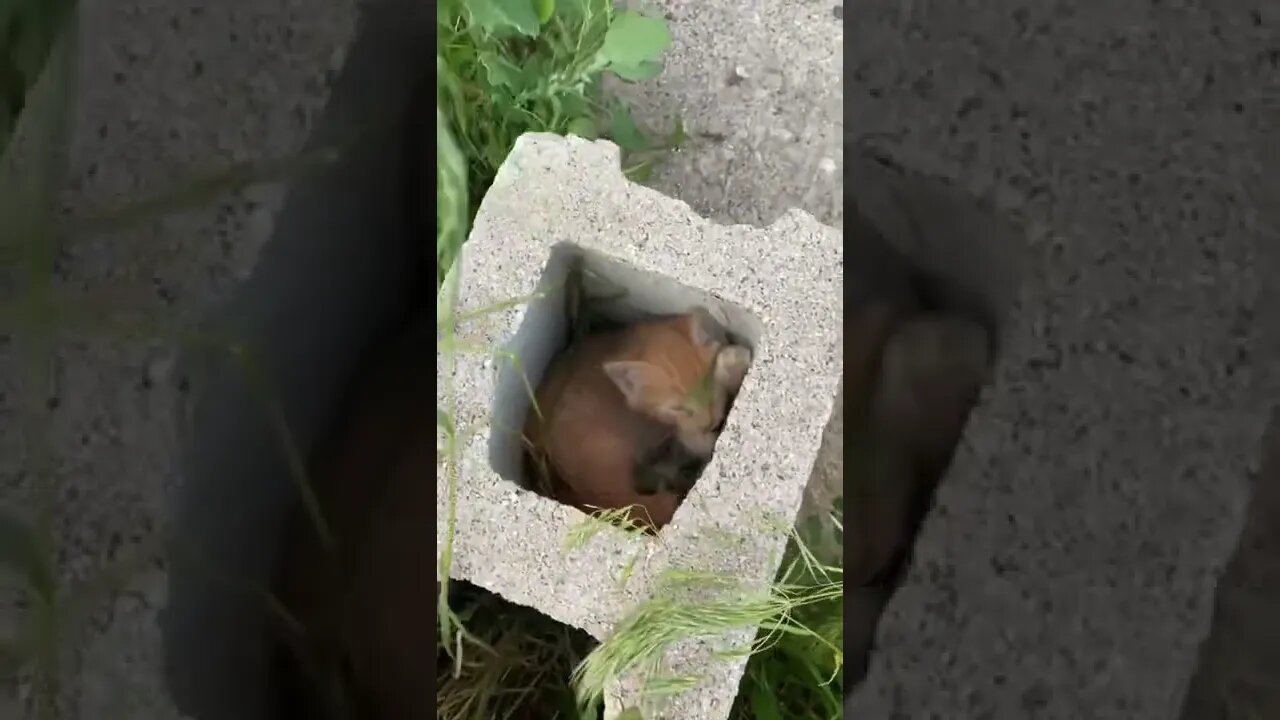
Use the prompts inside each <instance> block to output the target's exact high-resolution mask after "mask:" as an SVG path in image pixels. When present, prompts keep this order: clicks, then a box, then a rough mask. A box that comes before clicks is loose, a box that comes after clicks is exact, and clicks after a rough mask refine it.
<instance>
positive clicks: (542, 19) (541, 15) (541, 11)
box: [534, 0, 556, 24]
mask: <svg viewBox="0 0 1280 720" xmlns="http://www.w3.org/2000/svg"><path fill="white" fill-rule="evenodd" d="M534 6H535V7H536V8H537V10H538V22H539V23H543V24H545V23H546V22H547V21H548V20H550V19H551V16H552V15H554V14H555V13H556V0H534Z"/></svg>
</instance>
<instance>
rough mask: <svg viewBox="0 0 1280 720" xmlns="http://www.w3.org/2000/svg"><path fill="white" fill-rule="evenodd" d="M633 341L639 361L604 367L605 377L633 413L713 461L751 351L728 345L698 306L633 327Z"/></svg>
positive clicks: (695, 453) (720, 332)
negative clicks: (658, 424)
mask: <svg viewBox="0 0 1280 720" xmlns="http://www.w3.org/2000/svg"><path fill="white" fill-rule="evenodd" d="M637 338H638V339H639V340H640V342H639V343H638V344H637V347H638V348H639V350H640V353H641V357H640V358H639V359H635V360H618V361H613V362H608V363H605V365H604V370H605V373H606V374H607V375H608V376H609V378H610V379H611V380H613V382H614V384H615V385H617V387H618V389H619V390H620V391H621V392H622V394H623V397H625V398H626V401H627V405H628V406H629V407H630V408H631V409H633V410H635V411H637V412H640V413H643V414H645V415H647V416H649V417H651V418H653V419H655V420H657V421H658V422H661V423H663V424H664V425H668V426H670V427H671V428H672V429H673V431H674V434H675V436H676V438H677V439H678V440H679V441H680V443H681V444H682V445H683V446H684V447H685V448H686V449H687V450H688V451H689V452H690V453H692V454H693V455H695V456H697V457H700V458H709V457H711V451H712V450H713V449H714V447H715V441H716V438H717V437H719V435H720V429H721V426H722V425H723V424H724V418H725V412H726V410H727V407H728V403H729V399H730V398H731V397H732V396H733V394H735V393H736V392H737V391H738V389H739V388H740V387H741V386H742V381H743V378H744V377H745V376H746V372H747V367H748V366H749V365H750V364H751V351H750V350H748V349H747V348H745V347H743V346H741V345H733V344H729V343H728V342H727V341H726V338H725V332H724V329H723V328H721V327H720V326H719V323H717V322H716V321H715V320H714V319H713V318H711V316H710V314H709V313H707V312H706V310H704V309H702V308H698V309H696V310H695V311H693V312H690V313H689V314H687V315H683V316H680V317H679V318H676V319H675V320H672V321H670V322H668V323H662V324H655V325H651V326H646V327H644V328H637Z"/></svg>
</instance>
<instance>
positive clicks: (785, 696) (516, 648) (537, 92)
mask: <svg viewBox="0 0 1280 720" xmlns="http://www.w3.org/2000/svg"><path fill="white" fill-rule="evenodd" d="M438 29H439V38H440V42H439V54H438V56H437V58H436V64H437V111H438V119H439V120H440V126H439V128H438V130H437V137H438V147H439V155H438V159H437V164H438V169H437V172H438V175H437V180H438V184H437V187H438V195H437V207H438V212H439V213H440V216H439V218H438V225H437V237H436V255H437V259H438V260H439V267H440V270H439V271H438V276H437V278H436V282H437V308H438V310H439V314H438V317H439V318H440V320H439V321H438V323H439V324H438V325H437V336H438V337H439V338H440V343H441V348H442V350H443V352H442V356H443V357H444V361H445V367H444V369H443V372H444V373H445V375H446V377H445V378H443V381H444V382H445V383H446V392H445V396H446V403H452V393H451V391H450V390H451V389H450V388H449V387H448V384H449V382H450V378H449V376H450V375H451V372H450V370H451V367H450V366H451V357H452V354H453V352H454V351H463V350H461V349H460V348H459V346H458V344H457V343H456V341H455V336H456V324H457V321H458V318H456V317H455V315H454V312H453V308H454V306H455V302H456V296H455V294H456V291H457V288H456V286H453V284H452V283H448V284H446V283H445V281H446V271H447V268H449V267H450V266H451V265H452V264H453V263H454V262H455V261H456V258H457V257H458V249H459V248H460V247H461V244H462V242H463V241H464V240H465V236H466V228H467V227H469V224H470V220H471V218H473V217H474V214H475V212H476V211H477V209H478V207H479V204H480V201H481V199H482V198H483V197H484V194H485V192H487V190H488V188H489V185H490V184H491V183H492V181H493V178H494V176H495V175H496V173H497V169H498V167H499V166H500V165H501V164H502V162H503V161H504V160H505V158H506V156H507V154H508V153H509V152H510V150H511V148H512V146H513V145H514V143H515V140H516V138H518V137H519V136H520V135H521V134H523V133H525V132H529V131H539V132H553V133H558V134H576V135H580V136H583V137H588V138H595V137H606V138H608V139H610V140H613V141H614V142H615V143H617V144H618V145H619V146H620V147H621V148H622V149H623V150H624V171H625V172H627V173H628V175H629V176H630V177H632V178H633V179H638V178H643V176H644V174H645V173H646V172H647V171H648V170H649V169H650V168H652V166H653V163H654V162H655V161H656V160H657V159H658V158H659V157H660V155H661V153H662V152H663V151H665V150H666V149H669V148H670V147H673V146H674V145H675V144H677V143H679V142H680V140H681V130H680V128H679V127H677V128H676V131H675V133H674V134H673V136H672V137H670V138H666V139H664V140H662V141H654V140H651V139H649V138H647V137H646V136H645V135H644V134H643V133H641V132H640V130H639V129H638V128H637V127H636V124H635V122H634V121H633V120H632V117H631V113H630V111H629V109H628V108H627V106H626V105H624V104H623V103H622V102H621V101H620V100H619V99H617V98H616V97H612V96H610V95H608V94H607V93H606V91H605V89H604V88H605V85H604V80H605V78H606V76H608V75H613V76H616V78H617V79H620V80H623V81H630V82H640V81H644V80H647V79H650V78H652V77H654V76H656V75H657V74H658V73H659V72H660V71H661V69H662V65H661V54H662V52H663V51H664V50H665V49H666V48H667V47H668V45H669V44H670V36H669V34H668V31H667V28H666V25H665V22H664V21H663V20H662V19H660V18H658V17H656V16H650V15H645V14H642V13H635V12H622V11H617V10H615V9H614V8H613V7H612V4H611V3H610V2H609V0H471V2H469V3H466V4H465V5H464V4H463V3H460V2H458V0H454V1H453V2H442V3H441V6H440V15H439V18H438ZM463 168H465V171H464V170H463ZM448 277H449V278H450V279H455V278H456V277H457V274H456V273H455V274H454V275H451V276H448ZM469 351H474V352H486V351H487V350H486V349H484V348H471V349H469ZM451 417H452V413H451V412H450V407H449V406H446V407H444V408H439V409H437V421H438V425H439V428H440V430H441V431H442V432H441V434H442V436H443V437H444V445H443V446H442V447H441V448H439V450H438V457H439V459H440V464H441V465H442V467H443V468H444V469H445V471H446V476H447V478H448V481H449V483H450V486H451V487H450V490H451V494H450V495H451V496H450V508H449V513H448V518H449V524H450V530H452V525H453V518H454V513H455V510H456V507H455V505H454V503H455V502H456V497H454V494H453V492H452V491H454V490H456V483H457V476H456V464H455V463H454V462H453V460H454V459H456V452H457V450H458V447H459V444H460V443H459V438H458V435H459V432H460V430H459V429H458V428H455V427H454V426H453V423H452V422H451ZM617 514H618V512H617V511H606V512H602V513H600V517H591V518H588V519H587V521H586V522H584V524H583V526H582V527H580V528H575V529H573V530H572V531H571V532H570V533H569V535H568V536H567V537H566V541H565V549H566V551H572V550H573V549H575V548H576V547H579V546H581V545H582V544H584V543H586V542H587V541H589V539H590V538H591V537H592V536H593V535H594V534H595V533H596V532H598V531H599V529H600V527H602V526H604V525H606V524H609V522H610V520H611V519H612V516H614V515H617ZM840 514H841V508H840V507H839V506H838V505H837V507H836V508H835V510H834V512H833V515H832V518H831V522H819V523H811V524H808V525H806V527H805V533H804V534H800V533H796V534H793V538H792V542H791V543H790V545H789V546H788V551H787V555H786V558H787V559H786V561H785V563H784V568H785V569H784V571H783V572H782V574H781V575H780V576H779V578H778V579H777V581H776V582H775V583H774V584H773V585H772V586H769V587H749V586H747V585H746V584H744V583H742V582H740V581H738V580H737V579H735V578H731V577H721V576H714V575H708V574H706V573H700V572H698V571H696V570H688V571H667V572H666V573H664V574H663V575H662V576H661V577H660V578H659V583H660V586H661V590H660V591H659V592H658V593H656V594H655V595H654V596H653V597H652V598H651V599H650V600H649V601H647V602H646V603H644V604H643V605H641V606H640V607H637V608H635V610H634V612H633V614H632V615H631V616H629V617H628V618H626V619H625V620H624V621H623V622H622V623H621V624H620V625H619V627H618V628H617V629H616V630H615V632H614V634H613V635H612V636H610V637H609V638H608V639H606V640H605V641H604V642H603V643H601V644H600V645H598V646H596V647H595V648H594V649H590V651H589V652H588V650H589V647H588V645H585V644H583V643H582V642H581V641H580V638H577V637H576V635H575V634H574V633H572V632H570V631H568V630H567V629H566V628H564V626H562V625H560V624H558V623H556V622H554V621H553V620H551V619H549V618H547V617H545V616H543V615H541V614H539V613H536V612H533V611H530V610H529V609H527V608H519V607H516V606H511V605H507V604H505V603H502V602H501V601H498V600H496V599H494V598H492V596H483V597H482V599H479V600H477V599H476V598H475V597H472V598H471V599H469V600H466V601H462V602H460V603H459V604H458V607H456V608H454V607H450V604H449V598H450V592H449V578H448V573H449V564H450V561H451V557H452V547H451V545H446V547H445V548H444V549H443V551H442V553H441V557H440V562H439V568H438V573H439V579H440V581H441V602H440V624H441V627H440V630H441V632H440V635H439V636H440V638H441V647H440V652H441V653H442V659H444V658H446V657H447V658H448V659H449V662H447V663H442V664H441V668H442V669H441V677H440V678H438V679H437V701H438V703H439V707H440V717H441V718H442V719H443V720H484V719H486V718H508V717H512V718H514V717H525V716H530V715H528V714H527V713H528V712H529V711H530V709H531V708H537V711H536V712H534V715H536V716H538V717H549V718H563V719H564V720H579V719H581V720H594V718H595V717H597V716H598V713H599V707H600V703H601V701H602V697H603V693H604V689H605V685H606V683H608V682H609V681H610V680H611V679H613V678H617V677H620V676H623V675H636V674H638V675H639V676H640V677H641V679H642V685H643V695H644V697H645V698H646V702H647V701H648V700H652V701H653V702H656V703H659V704H660V703H661V701H662V698H663V697H664V696H666V695H669V694H671V693H677V692H680V691H683V690H687V689H688V688H689V687H691V686H693V685H696V684H697V683H698V682H699V679H698V678H695V677H673V676H670V675H666V674H664V673H663V670H662V667H661V659H662V655H663V653H664V652H665V651H666V650H667V649H668V648H670V647H671V646H672V645H673V644H675V643H677V642H680V641H682V640H687V639H691V638H714V637H718V636H720V635H722V634H723V633H724V632H726V631H731V630H739V631H742V630H749V629H751V628H754V627H757V626H759V627H760V628H761V631H760V634H759V636H758V637H757V638H756V639H755V640H754V641H753V642H752V643H751V644H750V647H749V648H746V649H744V651H745V652H748V653H750V658H749V660H748V665H747V671H746V674H745V676H744V680H743V684H742V687H741V691H740V694H739V700H738V703H737V704H736V705H735V707H734V711H733V717H734V720H749V719H750V718H755V720H773V719H774V718H786V719H788V720H791V719H793V718H794V719H798V720H807V719H813V720H827V719H834V718H838V717H841V705H842V692H841V690H842V670H843V656H842V651H841V648H842V641H843V623H842V612H843V603H842V598H843V584H842V575H841V568H840V554H839V550H838V548H839V547H840V538H839V535H842V526H841V518H840ZM833 532H834V533H836V534H837V537H835V538H832V537H830V534H831V533H833ZM451 536H452V534H451V533H450V537H451ZM833 543H834V545H833ZM833 547H834V548H836V550H835V552H834V553H833V552H831V549H832V548H833ZM815 549H821V551H816V550H815ZM624 575H625V576H626V577H629V575H630V566H628V570H627V571H626V572H625V573H624ZM626 577H623V578H622V579H621V582H622V583H625V582H626ZM472 618H476V622H474V623H473V622H470V620H471V619H472ZM481 628H482V629H481ZM521 653H523V654H521ZM513 658H520V659H518V660H513ZM513 663H514V664H513ZM566 668H573V671H572V677H571V681H572V687H570V686H569V685H568V684H566V683H564V679H565V676H564V675H563V674H561V673H562V672H563V671H564V670H565V669H566ZM548 669H552V670H554V671H555V672H553V673H548V672H546V670H548ZM642 704H645V703H642ZM644 710H645V709H644V708H631V709H629V710H628V711H627V716H628V717H629V718H641V717H642V716H643V714H644Z"/></svg>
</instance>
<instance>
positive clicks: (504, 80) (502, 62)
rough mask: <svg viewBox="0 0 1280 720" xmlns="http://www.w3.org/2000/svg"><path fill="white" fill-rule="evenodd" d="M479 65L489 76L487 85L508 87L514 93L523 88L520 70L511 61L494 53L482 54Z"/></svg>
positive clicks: (522, 77)
mask: <svg viewBox="0 0 1280 720" xmlns="http://www.w3.org/2000/svg"><path fill="white" fill-rule="evenodd" d="M480 64H481V65H484V69H485V70H486V71H487V72H488V74H489V84H490V85H495V86H497V87H508V88H510V89H511V90H512V91H514V92H519V91H520V90H522V89H523V88H524V76H523V74H522V73H521V72H520V68H518V67H516V66H515V65H514V64H513V63H512V62H511V61H509V60H507V59H506V58H504V57H502V56H501V55H498V54H496V53H488V52H487V53H482V54H481V55H480Z"/></svg>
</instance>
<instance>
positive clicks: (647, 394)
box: [525, 308, 751, 529]
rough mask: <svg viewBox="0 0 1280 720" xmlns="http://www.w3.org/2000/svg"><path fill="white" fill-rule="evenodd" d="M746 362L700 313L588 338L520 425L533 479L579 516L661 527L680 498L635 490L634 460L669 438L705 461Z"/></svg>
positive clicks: (547, 382) (546, 382)
mask: <svg viewBox="0 0 1280 720" xmlns="http://www.w3.org/2000/svg"><path fill="white" fill-rule="evenodd" d="M750 360H751V353H750V351H749V350H747V349H746V348H745V347H741V346H738V345H730V344H728V342H727V339H726V337H725V333H724V329H723V328H722V327H721V326H720V325H719V323H717V322H716V321H715V319H714V318H712V317H711V315H710V313H708V312H707V311H706V310H705V309H704V308H695V309H694V310H692V311H690V312H688V313H686V314H683V315H678V316H675V317H670V318H663V319H659V320H650V321H646V322H641V323H636V324H635V325H632V326H629V327H627V328H624V329H622V330H618V331H613V332H602V333H596V334H592V335H588V336H586V337H585V338H583V340H582V341H581V342H580V343H578V344H577V345H576V346H574V347H571V348H569V349H568V350H566V351H565V352H564V353H561V354H560V355H559V356H557V357H556V358H555V359H554V360H553V361H552V363H551V365H550V367H548V369H547V373H546V376H545V377H544V378H543V380H542V383H541V384H540V385H539V387H538V391H537V393H536V399H537V402H538V409H539V410H541V413H542V415H541V420H540V419H539V416H538V414H537V413H535V412H530V414H529V420H528V421H527V422H526V425H525V437H526V439H527V440H528V441H529V444H530V448H531V449H532V453H531V454H532V458H531V459H532V460H533V463H532V466H533V470H534V472H535V473H539V472H543V471H545V472H543V476H544V477H546V478H547V479H548V480H549V481H550V488H549V489H550V490H551V492H552V494H553V495H554V496H555V497H557V498H558V499H560V500H562V501H564V502H567V503H569V504H571V505H574V506H576V507H578V508H580V509H582V510H584V511H590V510H591V509H592V508H623V507H628V506H639V507H638V508H636V509H633V511H632V513H631V515H632V519H633V520H635V521H637V522H640V523H642V524H644V525H647V526H648V527H650V528H652V529H657V528H660V527H662V526H663V525H665V524H667V523H668V522H670V521H671V517H672V515H674V513H675V509H676V505H677V504H678V503H679V499H678V497H677V496H676V495H675V494H673V493H671V492H669V491H667V490H661V489H660V490H658V491H657V492H655V493H652V494H640V493H639V492H637V488H636V482H635V476H634V470H635V467H636V463H637V461H638V460H640V459H643V458H644V457H645V456H646V454H648V453H649V452H650V451H651V450H652V449H653V447H654V446H655V445H654V443H655V442H658V441H660V440H661V439H662V438H663V437H665V436H666V435H673V436H674V438H675V439H676V440H677V441H678V442H679V443H680V445H681V446H682V447H683V448H684V449H685V450H687V451H688V452H689V453H690V454H692V455H694V456H696V457H699V458H703V459H705V458H709V457H710V456H711V452H712V449H713V448H714V446H715V441H716V438H717V436H718V434H719V429H720V425H721V423H722V422H723V420H724V413H725V410H726V407H727V404H728V398H729V396H730V395H731V394H732V393H733V392H735V391H736V390H737V388H738V387H739V386H740V385H741V384H742V380H743V378H744V376H745V374H746V369H747V365H748V364H749V363H750Z"/></svg>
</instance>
